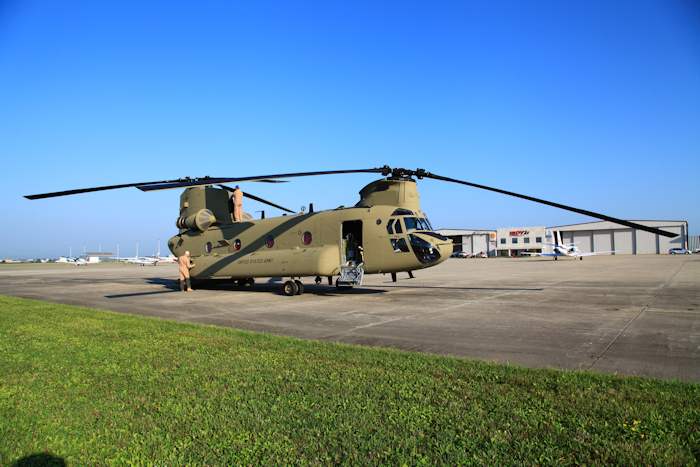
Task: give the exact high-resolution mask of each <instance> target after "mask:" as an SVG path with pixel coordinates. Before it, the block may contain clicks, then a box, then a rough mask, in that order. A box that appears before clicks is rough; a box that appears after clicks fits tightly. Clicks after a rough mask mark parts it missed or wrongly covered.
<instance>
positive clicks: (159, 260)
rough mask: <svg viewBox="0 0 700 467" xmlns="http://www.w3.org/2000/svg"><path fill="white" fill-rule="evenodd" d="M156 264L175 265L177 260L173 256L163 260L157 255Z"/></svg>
mask: <svg viewBox="0 0 700 467" xmlns="http://www.w3.org/2000/svg"><path fill="white" fill-rule="evenodd" d="M158 262H159V263H177V258H176V257H175V256H173V255H170V256H166V257H165V258H162V257H161V256H160V255H158Z"/></svg>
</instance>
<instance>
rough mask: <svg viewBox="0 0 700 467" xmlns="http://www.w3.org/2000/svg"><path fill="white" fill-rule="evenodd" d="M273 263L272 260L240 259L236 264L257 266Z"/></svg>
mask: <svg viewBox="0 0 700 467" xmlns="http://www.w3.org/2000/svg"><path fill="white" fill-rule="evenodd" d="M272 261H274V260H273V259H272V258H265V259H262V258H261V259H241V260H239V261H238V263H236V264H259V263H271V262H272Z"/></svg>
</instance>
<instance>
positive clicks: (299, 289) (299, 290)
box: [294, 280, 304, 295]
mask: <svg viewBox="0 0 700 467" xmlns="http://www.w3.org/2000/svg"><path fill="white" fill-rule="evenodd" d="M294 283H295V284H296V285H297V293H296V295H301V294H303V293H304V284H302V283H301V281H299V280H296V281H294Z"/></svg>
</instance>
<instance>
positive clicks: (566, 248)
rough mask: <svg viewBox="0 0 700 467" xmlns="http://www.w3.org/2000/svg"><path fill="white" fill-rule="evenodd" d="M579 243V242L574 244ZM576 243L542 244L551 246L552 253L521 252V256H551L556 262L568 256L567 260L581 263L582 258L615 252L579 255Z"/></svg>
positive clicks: (594, 252)
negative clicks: (571, 259)
mask: <svg viewBox="0 0 700 467" xmlns="http://www.w3.org/2000/svg"><path fill="white" fill-rule="evenodd" d="M576 243H579V242H576ZM576 243H556V244H555V243H543V244H542V245H548V246H552V247H554V248H553V250H554V251H553V253H529V252H523V253H521V254H522V255H530V256H553V257H554V260H555V261H556V260H557V258H559V257H560V256H568V257H569V258H574V259H576V258H578V259H580V260H581V261H583V257H584V256H594V255H605V254H610V253H615V251H593V252H591V253H581V250H579V249H578V247H577V246H576Z"/></svg>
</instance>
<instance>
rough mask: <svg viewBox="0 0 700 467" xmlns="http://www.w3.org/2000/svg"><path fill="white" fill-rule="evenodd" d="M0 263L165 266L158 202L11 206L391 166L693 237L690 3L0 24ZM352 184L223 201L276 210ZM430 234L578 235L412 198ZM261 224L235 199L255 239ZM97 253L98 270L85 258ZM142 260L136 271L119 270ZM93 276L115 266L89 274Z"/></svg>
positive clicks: (308, 10) (5, 5)
mask: <svg viewBox="0 0 700 467" xmlns="http://www.w3.org/2000/svg"><path fill="white" fill-rule="evenodd" d="M0 109H1V111H0V155H2V161H3V168H4V170H3V175H4V177H3V178H4V180H3V184H2V188H0V189H1V190H2V193H1V194H0V195H1V197H2V200H3V203H2V204H1V205H0V216H1V217H2V219H3V223H2V226H3V229H2V233H1V234H0V235H1V236H0V258H5V259H10V258H17V259H19V258H28V257H36V258H54V257H55V258H58V257H59V256H61V255H66V254H68V249H69V246H70V245H72V246H73V250H74V251H75V250H76V248H78V251H82V246H83V245H86V248H87V249H88V250H97V249H98V245H99V244H100V243H101V244H102V246H103V247H102V248H103V249H105V248H108V249H110V250H114V249H116V244H117V242H119V243H120V250H121V251H120V255H122V256H133V255H134V254H135V244H136V241H139V242H140V245H141V246H140V247H139V255H141V256H146V255H150V254H155V253H157V240H158V239H160V240H161V243H162V245H161V254H164V253H168V252H169V251H168V249H167V240H168V239H169V238H170V237H172V236H173V235H175V234H177V228H176V226H175V219H176V218H177V216H178V205H179V196H180V190H167V191H163V192H152V193H143V192H141V191H140V190H138V189H135V188H127V189H121V190H113V191H107V192H98V193H87V194H80V195H75V196H67V197H62V198H53V199H44V200H37V201H30V200H27V199H25V198H24V196H25V195H32V194H38V193H47V192H53V191H61V190H70V189H80V188H86V187H96V186H105V185H116V184H126V183H135V182H144V181H151V180H166V179H177V178H181V177H186V176H190V177H201V176H205V175H211V176H213V177H245V176H253V175H260V174H273V173H292V172H307V171H321V170H344V169H363V168H371V167H379V166H382V165H385V164H387V165H390V166H392V167H405V168H408V169H417V168H423V169H425V170H427V171H429V172H432V173H435V174H438V175H443V176H447V177H451V178H455V179H459V180H465V181H469V182H472V183H477V184H481V185H486V186H490V187H495V188H499V189H503V190H508V191H513V192H516V193H522V194H525V195H528V196H533V197H536V198H541V199H545V200H548V201H553V202H557V203H561V204H565V205H569V206H575V207H577V208H581V209H586V210H590V211H593V212H599V213H603V214H606V215H609V216H613V217H617V218H620V219H631V220H634V219H641V220H657V219H658V220H683V221H687V222H688V224H689V228H690V234H691V235H698V234H700V209H699V208H698V200H699V199H700V183H699V182H700V180H699V179H700V175H699V174H700V110H699V109H700V4H698V3H697V2H693V1H682V0H673V1H648V0H645V1H640V2H632V1H621V2H614V3H610V2H603V1H593V2H585V3H564V4H560V3H553V2H534V3H527V4H524V3H522V2H515V1H506V2H499V3H494V4H492V3H472V2H457V1H445V2H438V3H430V4H426V3H420V2H384V3H379V4H377V3H376V2H375V3H370V2H353V3H349V2H348V3H344V2H341V3H330V4H329V3H324V2H318V1H301V2H295V3H288V2H277V1H270V2H262V3H233V2H208V3H204V4H192V3H189V2H182V1H174V2H168V3H165V2H157V1H150V0H149V1H145V2H135V1H125V2H119V3H107V4H104V3H94V2H88V1H73V2H68V3H65V2H64V3H50V2H37V1H19V0H8V1H6V2H2V3H1V4H0ZM376 178H377V177H375V176H372V175H369V174H354V175H342V176H341V175H333V176H326V177H309V178H304V179H290V180H289V183H284V184H265V183H245V184H241V188H242V189H243V191H249V192H250V193H252V194H254V195H256V196H259V197H262V198H264V199H267V200H270V201H272V202H274V203H277V204H280V205H283V206H285V207H288V208H290V209H292V210H295V211H298V210H299V208H300V207H301V206H308V205H309V203H314V206H315V209H316V210H317V211H318V210H325V209H334V208H336V207H338V206H340V205H345V206H349V205H353V204H355V203H356V202H357V201H358V199H359V197H358V192H359V190H360V189H361V188H362V187H363V186H365V185H366V184H368V183H370V182H371V181H373V180H375V179H376ZM418 183H419V187H418V188H419V192H420V194H421V207H422V210H423V211H424V212H425V213H426V214H427V215H428V217H429V219H430V220H431V222H432V224H433V227H435V228H464V229H477V228H478V229H491V230H495V229H497V228H499V227H520V226H540V225H545V226H547V225H550V226H551V225H564V224H578V223H583V222H590V221H592V220H594V219H591V218H588V217H585V216H581V215H579V214H575V213H571V212H566V211H562V210H558V209H555V208H552V207H547V206H542V205H538V204H535V203H531V202H527V201H524V200H520V199H515V198H511V197H508V196H504V195H500V194H496V193H491V192H486V191H483V190H478V189H475V188H470V187H464V186H459V185H454V184H449V183H443V182H438V181H435V180H420V181H419V182H418ZM261 210H265V212H266V216H267V217H272V216H278V215H281V214H282V212H281V211H279V210H277V209H274V208H271V207H269V206H266V205H263V204H260V203H258V202H255V201H251V200H244V211H247V212H249V213H250V214H252V215H253V216H254V217H255V218H258V217H259V213H257V211H261ZM107 245H109V247H107ZM142 249H143V252H142ZM112 252H113V253H115V254H116V252H114V251H112Z"/></svg>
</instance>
